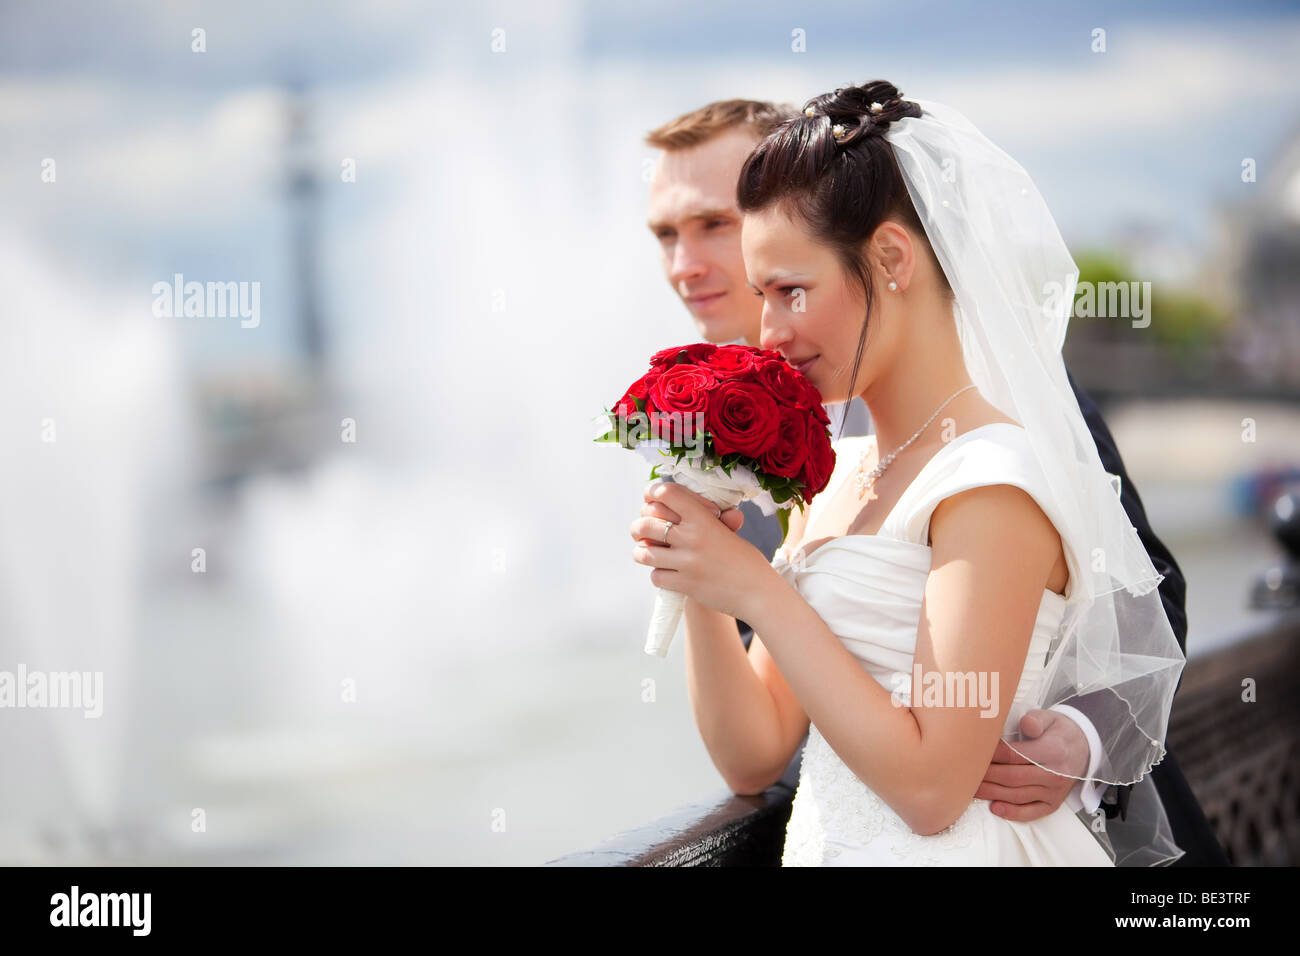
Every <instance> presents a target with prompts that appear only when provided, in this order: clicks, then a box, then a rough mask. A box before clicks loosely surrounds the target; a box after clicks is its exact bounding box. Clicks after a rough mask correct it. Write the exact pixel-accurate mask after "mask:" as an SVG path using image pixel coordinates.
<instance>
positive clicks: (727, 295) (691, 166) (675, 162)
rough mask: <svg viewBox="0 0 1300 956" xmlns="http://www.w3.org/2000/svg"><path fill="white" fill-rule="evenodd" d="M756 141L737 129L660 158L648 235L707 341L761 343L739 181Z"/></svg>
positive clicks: (758, 305)
mask: <svg viewBox="0 0 1300 956" xmlns="http://www.w3.org/2000/svg"><path fill="white" fill-rule="evenodd" d="M757 142H758V140H757V139H756V138H755V137H754V136H753V135H751V134H750V133H748V132H747V131H745V130H743V129H732V130H728V131H726V132H724V133H720V134H718V135H717V136H714V137H713V138H711V139H709V140H707V141H706V142H703V143H700V144H699V145H698V146H691V147H689V148H687V149H676V150H668V151H665V152H664V153H663V155H662V156H661V157H660V158H659V162H658V164H657V165H656V167H655V171H654V179H653V180H651V183H650V214H649V226H650V231H651V232H652V233H654V235H655V237H656V238H657V239H658V240H659V250H660V255H661V261H662V264H663V270H664V275H665V276H666V277H667V278H668V282H669V283H670V284H671V285H672V287H673V291H675V292H676V293H677V294H678V295H679V296H680V297H681V299H682V302H683V303H684V304H685V305H686V308H687V309H688V310H690V313H691V315H692V316H693V317H694V319H695V326H696V329H697V331H698V332H699V335H700V337H701V338H702V339H704V340H705V341H706V342H730V341H733V340H735V339H746V340H747V341H749V342H751V343H753V344H757V342H758V332H759V317H760V315H761V313H762V303H761V302H760V301H759V300H758V299H756V298H755V297H754V296H753V295H752V294H751V293H750V292H749V290H748V289H747V288H746V287H745V263H744V260H743V258H742V257H741V253H740V224H741V215H740V210H739V209H737V208H736V180H737V179H738V178H739V177H740V168H741V166H742V165H744V162H745V157H746V156H748V155H749V152H750V150H752V149H753V148H754V146H755V144H756V143H757Z"/></svg>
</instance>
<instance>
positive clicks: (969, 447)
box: [772, 423, 1113, 866]
mask: <svg viewBox="0 0 1300 956" xmlns="http://www.w3.org/2000/svg"><path fill="white" fill-rule="evenodd" d="M874 440H875V436H873V435H866V436H861V437H855V438H843V439H841V440H840V441H839V442H838V444H837V446H836V453H837V455H836V463H835V470H834V472H833V473H832V475H831V479H830V483H829V484H828V485H827V487H826V489H825V490H824V491H822V493H821V494H820V495H818V496H817V497H816V498H814V499H813V503H812V504H811V505H810V506H809V511H808V516H807V519H808V520H807V521H806V522H805V523H804V526H805V528H809V527H811V526H812V523H813V520H814V519H815V517H816V515H817V512H818V505H820V504H822V503H823V502H826V501H829V500H831V498H832V496H833V495H834V493H835V492H836V490H837V489H838V488H839V487H840V485H841V484H842V483H843V482H844V481H845V480H846V479H847V478H848V477H849V476H850V475H851V474H852V473H853V472H854V471H855V470H856V468H857V464H858V462H859V460H860V459H861V457H862V454H863V452H864V451H865V450H866V447H867V443H869V442H874ZM994 484H1010V485H1015V486H1017V487H1019V488H1022V489H1024V490H1025V491H1026V492H1028V493H1029V494H1030V495H1031V496H1033V497H1034V499H1035V500H1036V501H1037V502H1038V503H1039V505H1040V507H1043V509H1044V512H1045V513H1046V514H1047V516H1048V518H1049V519H1051V518H1053V515H1052V513H1051V511H1049V510H1048V505H1047V504H1045V503H1046V502H1051V501H1052V500H1053V499H1052V496H1051V495H1049V494H1046V479H1045V477H1044V476H1043V474H1042V471H1041V470H1040V468H1039V467H1038V464H1037V461H1036V459H1035V458H1034V457H1033V452H1032V449H1031V447H1030V444H1029V442H1028V438H1027V435H1026V433H1025V431H1024V429H1022V428H1020V427H1019V426H1017V425H1012V424H1009V423H994V424H989V425H983V426H981V427H979V428H975V429H972V430H970V431H968V432H964V433H962V434H961V435H958V436H956V437H955V438H953V439H952V440H951V441H949V442H948V443H947V444H946V445H944V446H943V447H942V448H941V449H940V450H939V451H938V452H937V453H936V454H935V455H934V456H933V457H932V458H931V459H930V460H929V461H928V462H927V463H926V464H925V466H924V467H923V468H922V469H921V471H920V473H919V474H918V475H917V476H916V478H915V479H914V480H913V481H912V483H911V484H910V485H909V486H908V488H907V489H906V491H904V493H903V495H902V496H901V497H900V498H899V500H898V503H897V504H896V505H895V506H894V508H893V510H892V511H891V512H890V513H889V515H888V516H887V517H886V519H885V521H884V523H883V524H882V525H881V527H880V530H879V531H878V532H877V533H876V534H874V535H860V534H853V535H843V536H841V537H838V538H832V539H831V540H829V541H826V542H824V543H822V544H820V545H818V546H817V547H815V548H814V549H813V550H812V552H811V553H807V554H806V555H802V556H801V555H798V554H796V555H793V556H791V557H793V558H794V559H795V560H794V563H793V564H791V563H790V560H789V559H788V558H787V556H786V554H785V553H784V551H783V550H781V549H778V550H777V553H776V556H775V557H774V558H773V559H772V566H773V567H775V568H776V569H777V570H778V571H779V572H780V573H781V574H782V575H783V576H784V577H785V578H786V579H787V580H788V581H790V583H791V584H792V585H793V586H794V587H795V589H796V590H797V591H798V592H799V593H800V594H801V595H803V597H804V599H805V600H807V601H808V603H809V605H810V606H811V607H812V608H813V609H814V610H815V611H817V613H818V615H819V616H820V617H821V618H822V619H823V620H824V621H825V622H826V624H827V626H828V627H829V628H830V630H831V631H832V632H833V633H834V634H835V635H837V636H838V637H839V639H840V641H841V642H842V643H843V644H844V646H845V647H846V648H848V650H849V652H850V653H851V654H852V655H853V656H854V657H855V658H857V660H858V661H859V662H860V663H861V664H862V666H863V668H865V669H866V671H867V672H868V673H869V674H871V676H872V677H874V678H875V679H876V680H877V681H879V682H880V683H881V685H882V686H883V687H884V688H885V689H886V690H889V691H891V692H893V691H895V690H896V689H898V688H899V687H900V686H901V688H902V690H901V692H900V696H901V697H902V698H903V699H904V700H905V701H908V693H907V688H908V687H910V686H911V680H910V679H911V673H912V658H913V654H914V652H915V649H916V634H917V628H918V626H919V623H920V618H921V601H922V598H923V597H924V595H925V583H926V577H927V575H928V574H929V570H930V557H931V551H930V548H929V546H928V545H927V544H926V540H927V538H928V534H929V527H930V516H931V514H932V513H933V511H934V509H935V506H936V505H938V503H939V502H940V501H941V500H943V499H944V498H946V497H948V496H949V495H953V494H956V493H958V492H961V491H965V490H967V489H970V488H975V487H978V486H981V485H994ZM1065 607H1066V601H1065V599H1064V598H1063V597H1062V596H1061V595H1059V594H1055V593H1053V592H1052V591H1048V590H1044V591H1043V598H1042V603H1041V604H1040V606H1039V609H1038V619H1037V621H1036V622H1035V624H1034V633H1033V637H1032V639H1031V641H1030V645H1029V653H1028V657H1027V659H1026V661H1025V668H1024V673H1023V674H1022V676H1021V678H1020V683H1019V685H1018V686H1017V688H1016V694H1015V702H1014V703H1013V705H1012V707H1011V712H1010V713H1009V714H1008V715H1007V719H1006V722H1005V724H1004V727H1003V733H1004V735H1005V734H1007V733H1013V732H1015V731H1017V730H1018V728H1019V724H1020V718H1021V717H1022V716H1024V714H1025V712H1026V711H1027V710H1029V709H1031V708H1030V707H1029V705H1028V703H1027V701H1028V700H1029V693H1030V691H1031V689H1032V688H1033V686H1034V684H1035V682H1036V681H1037V680H1038V678H1039V675H1040V674H1041V673H1042V668H1043V664H1044V662H1045V660H1046V657H1047V651H1048V647H1049V646H1050V644H1051V642H1052V639H1053V638H1054V637H1055V635H1056V633H1057V629H1058V628H1059V626H1060V624H1061V621H1062V616H1063V613H1064V610H1065ZM900 677H901V678H902V679H905V682H904V683H902V684H901V685H900V683H899V682H898V678H900ZM908 702H910V701H908ZM781 865H782V866H918V865H943V866H965V865H992V866H1111V865H1113V864H1112V863H1111V860H1110V857H1109V856H1108V855H1107V853H1106V851H1105V850H1103V849H1102V847H1101V845H1100V844H1099V843H1098V842H1097V840H1096V839H1095V838H1094V837H1093V836H1092V834H1091V833H1090V832H1089V830H1088V824H1087V823H1086V822H1085V821H1084V820H1083V819H1082V818H1081V817H1079V816H1078V815H1076V814H1075V813H1074V812H1072V811H1071V810H1070V809H1069V808H1068V807H1067V806H1066V805H1065V804H1062V805H1061V807H1060V808H1058V809H1057V810H1056V811H1055V812H1054V813H1051V814H1049V815H1048V816H1046V817H1043V818H1042V819H1040V820H1035V821H1033V822H1030V823H1017V822H1013V821H1010V820H1005V819H1003V818H1001V817H998V816H995V815H994V814H993V812H992V811H991V810H990V809H989V801H987V800H972V801H971V804H970V806H969V807H967V809H966V810H965V812H963V813H962V815H961V817H959V818H958V819H957V820H956V821H955V822H954V823H953V824H952V825H951V826H950V827H948V828H947V829H946V830H944V831H942V832H941V833H937V834H933V835H930V836H921V835H919V834H916V833H914V832H912V830H911V829H910V828H909V827H908V826H907V824H906V823H904V822H903V820H902V818H901V817H899V816H898V814H897V813H895V812H894V811H893V810H892V809H891V808H890V807H889V806H888V805H887V804H886V803H885V802H884V801H883V800H881V799H880V798H879V797H877V796H876V795H875V793H873V792H872V791H871V790H870V789H869V788H868V787H867V786H866V785H865V784H864V783H863V782H862V781H861V780H860V779H859V778H858V777H857V775H856V774H854V773H853V771H852V770H850V769H849V768H848V766H846V765H845V763H844V762H843V761H842V760H840V758H839V757H838V756H837V755H836V754H835V752H834V751H833V750H832V749H831V748H830V745H829V744H827V743H826V740H825V739H824V738H823V737H822V735H821V733H820V732H819V731H818V730H817V727H816V725H810V726H809V729H808V743H807V746H806V747H805V749H804V754H803V763H802V766H801V768H800V772H799V785H798V789H797V791H796V793H795V798H794V806H793V808H792V810H791V814H790V822H789V824H788V826H787V829H786V840H785V850H784V855H783V858H782V861H781Z"/></svg>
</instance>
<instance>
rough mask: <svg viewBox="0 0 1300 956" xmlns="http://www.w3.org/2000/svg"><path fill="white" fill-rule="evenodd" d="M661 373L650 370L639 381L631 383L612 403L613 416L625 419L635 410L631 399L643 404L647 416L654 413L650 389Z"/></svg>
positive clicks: (634, 404)
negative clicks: (621, 395)
mask: <svg viewBox="0 0 1300 956" xmlns="http://www.w3.org/2000/svg"><path fill="white" fill-rule="evenodd" d="M661 374H662V373H661V372H659V371H658V370H656V369H651V370H650V371H649V372H646V373H645V374H644V375H642V376H641V377H640V378H639V379H637V380H636V381H635V382H633V383H632V385H631V386H630V387H629V388H628V390H627V391H626V392H624V393H623V397H622V398H620V399H619V400H618V401H617V402H615V403H614V414H615V415H620V416H622V417H623V418H627V417H628V416H629V415H631V414H632V413H633V412H635V411H636V410H637V408H636V402H635V401H633V399H637V398H639V399H641V400H642V401H643V402H644V405H643V410H644V411H645V413H646V414H647V415H649V414H650V413H651V412H653V411H654V406H653V404H652V403H651V401H650V388H651V386H653V385H654V383H655V381H656V380H657V379H658V378H659V376H660V375H661Z"/></svg>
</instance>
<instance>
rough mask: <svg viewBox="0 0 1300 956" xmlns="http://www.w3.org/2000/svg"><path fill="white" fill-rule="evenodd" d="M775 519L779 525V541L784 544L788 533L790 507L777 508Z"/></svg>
mask: <svg viewBox="0 0 1300 956" xmlns="http://www.w3.org/2000/svg"><path fill="white" fill-rule="evenodd" d="M776 520H777V523H778V524H779V525H780V526H781V543H782V544H785V539H786V538H787V537H789V535H790V509H789V508H777V509H776Z"/></svg>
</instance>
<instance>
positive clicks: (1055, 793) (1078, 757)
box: [975, 710, 1089, 823]
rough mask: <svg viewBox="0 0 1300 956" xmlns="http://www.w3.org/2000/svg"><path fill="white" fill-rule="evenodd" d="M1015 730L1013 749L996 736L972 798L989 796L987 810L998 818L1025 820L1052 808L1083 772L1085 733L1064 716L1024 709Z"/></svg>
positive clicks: (1029, 819) (1085, 764) (1065, 794)
mask: <svg viewBox="0 0 1300 956" xmlns="http://www.w3.org/2000/svg"><path fill="white" fill-rule="evenodd" d="M1020 732H1021V734H1022V735H1024V737H1025V739H1024V740H1018V741H1016V749H1015V750H1013V749H1011V747H1010V746H1008V745H1007V742H1006V741H1005V740H999V741H998V747H997V750H995V751H994V752H993V762H992V763H990V764H989V768H988V770H987V771H986V772H985V774H984V780H983V781H982V782H981V783H980V786H979V789H978V790H976V791H975V797H976V798H977V799H981V800H990V801H992V803H991V805H990V809H991V810H992V811H993V812H994V813H995V814H997V815H998V816H1000V817H1004V818H1006V819H1008V820H1015V821H1016V822H1018V823H1028V822H1030V821H1031V820H1039V819H1041V818H1043V817H1045V816H1047V815H1048V814H1050V813H1055V812H1056V810H1057V809H1058V808H1059V807H1060V806H1061V804H1062V803H1064V802H1065V798H1066V797H1067V796H1069V793H1070V791H1071V790H1072V789H1074V787H1075V785H1076V784H1077V783H1078V782H1079V781H1078V779H1077V777H1081V776H1083V774H1085V773H1087V771H1088V756H1089V754H1088V738H1087V737H1086V736H1085V735H1084V733H1083V731H1082V730H1081V729H1079V725H1078V724H1076V723H1075V722H1074V721H1073V720H1071V719H1070V718H1069V717H1066V716H1064V715H1062V714H1059V713H1055V712H1053V711H1050V710H1031V711H1029V713H1027V714H1025V716H1024V717H1023V718H1021V720H1020ZM1017 751H1019V752H1017ZM1022 754H1023V756H1022ZM1030 758H1032V760H1031V759H1030ZM1038 764H1042V765H1043V766H1038ZM1044 767H1052V768H1053V769H1058V770H1060V771H1061V774H1073V775H1074V776H1062V775H1061V774H1057V773H1052V771H1051V770H1045V769H1043V768H1044Z"/></svg>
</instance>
